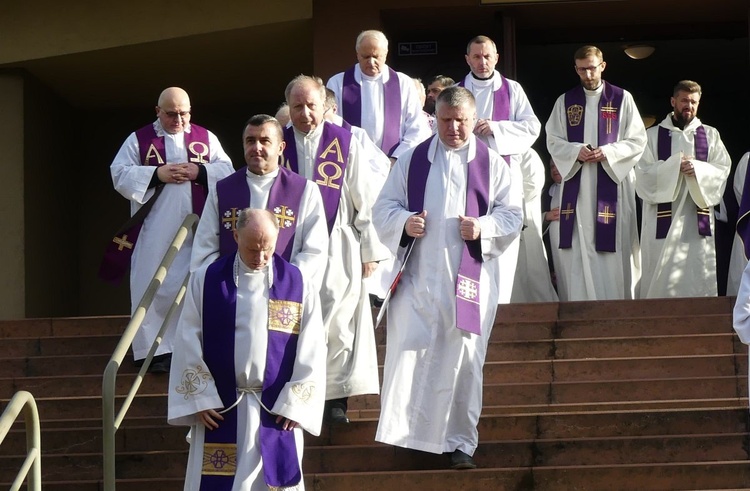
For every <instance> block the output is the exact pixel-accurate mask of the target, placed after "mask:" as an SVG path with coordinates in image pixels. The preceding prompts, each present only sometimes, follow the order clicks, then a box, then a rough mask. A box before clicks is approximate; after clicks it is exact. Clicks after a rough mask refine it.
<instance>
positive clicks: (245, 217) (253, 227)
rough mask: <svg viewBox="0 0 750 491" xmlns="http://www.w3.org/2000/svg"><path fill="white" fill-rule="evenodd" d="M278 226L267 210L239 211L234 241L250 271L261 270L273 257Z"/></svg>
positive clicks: (248, 209) (247, 209)
mask: <svg viewBox="0 0 750 491" xmlns="http://www.w3.org/2000/svg"><path fill="white" fill-rule="evenodd" d="M278 236H279V224H278V222H277V221H276V217H274V216H273V214H272V213H271V212H270V211H268V210H263V209H259V208H245V209H244V210H242V211H240V216H239V219H238V220H237V229H236V230H235V231H234V240H235V241H236V242H237V253H238V254H239V255H240V259H242V262H243V263H245V265H246V266H247V267H249V268H250V269H255V270H258V269H263V268H264V267H266V265H267V264H268V262H269V261H270V260H271V257H272V256H273V252H274V250H275V249H276V239H277V238H278Z"/></svg>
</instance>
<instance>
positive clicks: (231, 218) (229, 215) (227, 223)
mask: <svg viewBox="0 0 750 491" xmlns="http://www.w3.org/2000/svg"><path fill="white" fill-rule="evenodd" d="M238 219H239V216H238V215H237V208H230V209H229V210H227V211H225V212H224V217H222V219H221V224H222V225H224V228H225V229H227V230H229V229H230V228H231V230H232V231H233V232H234V230H235V229H236V228H237V220H238Z"/></svg>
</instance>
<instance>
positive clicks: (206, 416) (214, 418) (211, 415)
mask: <svg viewBox="0 0 750 491" xmlns="http://www.w3.org/2000/svg"><path fill="white" fill-rule="evenodd" d="M198 419H199V420H200V422H201V423H203V426H205V427H206V428H208V429H209V430H215V429H216V428H218V427H219V421H224V416H222V415H221V414H219V412H218V411H216V410H215V409H206V410H205V411H201V412H199V413H198ZM282 421H283V422H284V424H283V425H282V429H283V430H284V431H291V430H293V429H295V428H297V427H299V423H297V422H296V421H292V420H291V419H288V418H285V417H284V416H278V417H277V418H276V423H277V424H278V423H281V422H282Z"/></svg>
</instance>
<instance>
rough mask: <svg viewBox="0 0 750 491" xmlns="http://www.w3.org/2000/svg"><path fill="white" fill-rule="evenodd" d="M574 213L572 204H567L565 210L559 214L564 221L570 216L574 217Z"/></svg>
mask: <svg viewBox="0 0 750 491" xmlns="http://www.w3.org/2000/svg"><path fill="white" fill-rule="evenodd" d="M575 212H576V209H575V208H573V204H572V203H568V205H567V208H565V209H564V210H560V214H561V215H563V216H564V217H565V219H566V220H568V219H570V215H574V214H575Z"/></svg>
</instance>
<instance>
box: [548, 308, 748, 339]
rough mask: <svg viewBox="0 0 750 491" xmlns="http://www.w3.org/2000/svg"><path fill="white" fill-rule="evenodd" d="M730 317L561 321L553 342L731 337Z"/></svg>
mask: <svg viewBox="0 0 750 491" xmlns="http://www.w3.org/2000/svg"><path fill="white" fill-rule="evenodd" d="M733 332H734V330H733V329H732V313H731V311H728V312H726V313H723V314H706V315H682V314H679V313H678V314H675V315H672V316H670V317H668V318H664V317H653V316H651V317H626V318H620V317H614V318H609V319H571V320H564V319H561V320H559V321H558V322H557V324H556V331H555V336H552V337H557V338H564V339H565V338H595V337H617V336H622V337H639V336H669V335H680V334H719V333H733Z"/></svg>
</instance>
